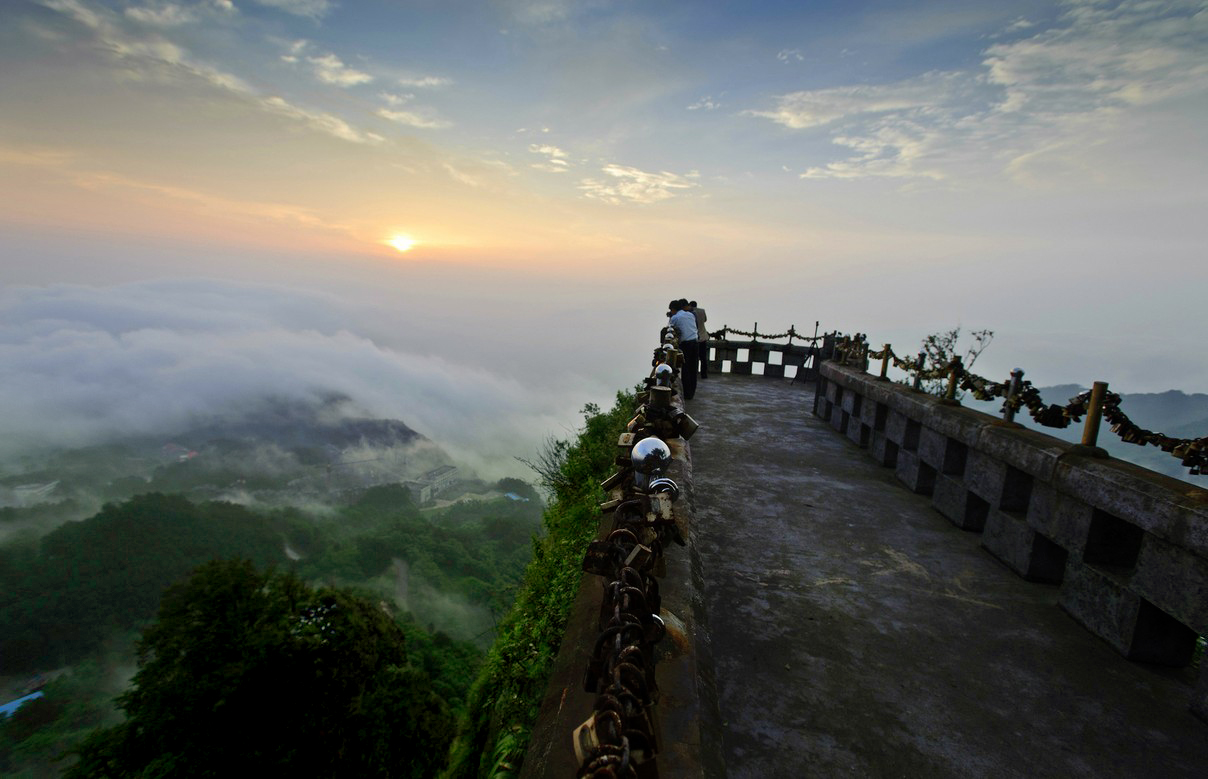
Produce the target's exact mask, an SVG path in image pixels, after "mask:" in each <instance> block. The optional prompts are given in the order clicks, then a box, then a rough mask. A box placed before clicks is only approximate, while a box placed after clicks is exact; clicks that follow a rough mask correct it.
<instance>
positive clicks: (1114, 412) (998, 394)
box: [835, 333, 1208, 476]
mask: <svg viewBox="0 0 1208 779" xmlns="http://www.w3.org/2000/svg"><path fill="white" fill-rule="evenodd" d="M835 352H836V358H837V359H838V360H839V361H840V362H841V363H842V364H844V365H846V364H848V363H849V362H856V363H861V364H862V361H864V360H867V359H868V358H870V357H871V358H873V359H877V360H884V359H885V358H886V357H887V356H888V357H889V359H890V360H892V361H893V364H894V365H895V366H896V367H897V368H899V369H901V370H903V371H905V372H907V373H911V374H914V375H915V376H917V377H918V380H929V379H943V378H945V377H950V376H952V375H953V370H954V369H955V376H956V380H957V382H958V386H959V387H960V389H962V390H964V391H966V392H969V393H971V394H972V395H973V397H975V398H977V399H978V400H984V401H989V400H995V399H997V398H1003V399H1004V400H1003V406H1002V409H1001V410H1002V411H1003V412H1006V411H1008V410H1010V411H1012V412H1014V411H1018V410H1020V409H1021V408H1026V409H1027V410H1028V414H1029V415H1030V416H1031V417H1032V419H1033V420H1035V422H1036V423H1037V424H1039V425H1041V426H1043V427H1053V428H1066V427H1069V425H1070V423H1071V422H1081V421H1082V418H1083V417H1084V416H1086V414H1087V413H1088V412H1089V406H1090V398H1091V393H1090V391H1089V390H1088V391H1085V392H1082V393H1079V394H1078V395H1076V396H1074V397H1073V398H1070V401H1069V402H1068V403H1067V404H1065V405H1064V406H1063V405H1060V404H1057V403H1046V402H1045V401H1044V399H1043V398H1041V396H1040V390H1038V389H1036V387H1035V386H1033V385H1032V382H1030V381H1022V382H1021V383H1020V385H1019V390H1018V392H1017V393H1015V394H1011V387H1010V383H1009V382H996V381H991V380H990V379H987V378H985V377H984V376H978V375H977V374H975V373H972V372H970V371H967V370H965V368H964V366H963V365H962V364H961V362H960V360H959V359H957V360H954V361H953V362H951V363H949V364H948V365H946V366H938V367H936V368H932V369H930V370H920V368H921V366H920V364H919V361H918V360H917V359H901V358H899V357H898V356H897V355H896V354H894V353H893V348H892V347H891V346H890V345H889V344H885V346H884V347H883V348H882V349H880V350H879V351H875V352H874V351H870V350H869V348H868V344H867V342H866V340H865V337H864V336H863V335H862V334H859V333H857V334H856V335H855V336H842V337H840V338H839V339H838V343H837V344H836V347H835ZM1120 404H1121V398H1120V396H1119V395H1118V394H1116V393H1114V392H1108V393H1106V395H1105V396H1104V399H1103V403H1102V405H1101V407H1100V408H1101V411H1102V413H1103V418H1104V419H1106V420H1107V421H1108V424H1110V425H1111V432H1112V433H1114V434H1115V435H1117V436H1118V437H1119V438H1120V440H1121V441H1123V442H1124V443H1127V444H1136V445H1138V446H1147V445H1148V446H1156V447H1158V448H1159V449H1161V450H1162V451H1163V452H1166V453H1167V454H1170V455H1171V456H1173V457H1176V458H1178V459H1179V460H1180V461H1181V463H1182V465H1183V466H1184V467H1186V468H1188V469H1190V474H1191V475H1192V476H1198V475H1203V474H1208V436H1203V437H1200V438H1175V437H1173V436H1168V435H1165V434H1163V433H1157V432H1154V431H1152V430H1147V429H1145V428H1143V427H1141V426H1140V425H1138V424H1137V423H1135V422H1133V421H1132V419H1130V418H1129V416H1128V415H1127V414H1126V413H1125V412H1124V411H1123V410H1122V409H1121V408H1120Z"/></svg>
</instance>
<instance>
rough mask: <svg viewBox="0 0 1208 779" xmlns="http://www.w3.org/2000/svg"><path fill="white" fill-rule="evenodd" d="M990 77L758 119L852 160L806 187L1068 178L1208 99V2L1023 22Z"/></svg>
mask: <svg viewBox="0 0 1208 779" xmlns="http://www.w3.org/2000/svg"><path fill="white" fill-rule="evenodd" d="M1006 31H1007V32H1010V33H1013V34H1015V33H1025V37H1022V38H1019V39H1017V40H1013V41H1010V42H1001V43H995V44H993V45H991V46H989V47H988V48H987V49H985V51H983V53H982V58H981V61H980V63H979V65H978V66H977V67H975V68H972V69H969V70H964V71H951V72H931V73H926V74H923V75H921V76H917V77H913V78H910V79H905V80H902V81H898V82H895V83H889V84H881V85H850V86H838V87H831V88H825V89H815V90H804V91H799V92H791V93H787V94H784V95H781V96H779V97H778V98H776V101H775V105H774V106H773V107H772V108H771V109H765V110H748V111H744V112H743V114H744V115H746V116H756V117H761V118H765V119H770V120H771V121H773V122H775V123H777V124H780V125H782V126H784V127H787V128H790V129H793V130H814V131H818V130H825V131H826V132H828V133H829V135H830V138H831V141H832V142H833V143H834V144H835V145H837V146H839V147H841V148H845V149H848V150H849V151H850V152H851V154H850V155H849V156H847V157H846V158H843V159H840V160H836V161H832V162H828V163H825V164H822V165H816V166H813V167H810V168H808V169H807V170H806V171H805V172H804V173H803V174H802V175H803V177H805V178H860V177H886V176H888V177H928V178H956V177H960V178H964V179H967V180H971V179H976V178H979V177H983V176H990V175H998V174H1002V173H1004V172H1005V173H1007V174H1008V175H1011V174H1015V173H1019V172H1020V171H1021V170H1022V169H1023V168H1025V167H1031V169H1032V170H1033V171H1035V172H1036V173H1037V174H1039V175H1040V176H1043V167H1044V166H1046V165H1047V166H1049V167H1050V168H1051V169H1053V170H1061V169H1065V168H1068V167H1069V166H1070V165H1073V164H1074V163H1072V162H1070V160H1072V159H1074V158H1076V157H1078V156H1079V155H1081V154H1084V153H1085V152H1086V151H1087V150H1088V149H1090V148H1093V147H1094V146H1096V145H1098V144H1101V143H1103V142H1104V141H1105V139H1107V138H1110V137H1112V136H1113V134H1114V133H1115V132H1117V128H1119V127H1121V126H1123V125H1124V124H1125V122H1124V121H1123V119H1124V117H1126V116H1128V115H1130V114H1134V113H1136V112H1137V111H1139V110H1143V109H1145V108H1146V107H1147V106H1151V105H1154V104H1156V103H1161V102H1166V103H1167V104H1169V105H1177V104H1179V102H1180V101H1181V102H1182V103H1183V104H1184V105H1185V106H1189V105H1191V104H1192V103H1193V102H1194V101H1197V100H1200V101H1202V99H1203V97H1204V95H1205V94H1208V61H1205V59H1204V57H1203V52H1204V51H1205V50H1206V49H1208V9H1205V6H1204V3H1203V2H1202V0H1172V2H1168V3H1153V2H1148V1H1147V0H1124V2H1114V3H1113V2H1070V3H1068V4H1067V5H1066V7H1065V13H1064V15H1063V16H1062V17H1061V18H1060V19H1059V20H1058V21H1057V22H1056V23H1055V24H1054V25H1053V26H1051V27H1048V28H1046V29H1039V28H1038V27H1037V26H1036V25H1035V24H1034V23H1031V22H1026V21H1025V20H1019V19H1017V20H1015V21H1013V22H1012V23H1011V24H1010V25H1008V27H1007V30H1006Z"/></svg>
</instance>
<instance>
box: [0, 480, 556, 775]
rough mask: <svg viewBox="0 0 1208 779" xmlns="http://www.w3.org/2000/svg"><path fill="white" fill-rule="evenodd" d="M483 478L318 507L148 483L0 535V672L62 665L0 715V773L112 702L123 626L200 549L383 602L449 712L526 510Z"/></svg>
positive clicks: (525, 488)
mask: <svg viewBox="0 0 1208 779" xmlns="http://www.w3.org/2000/svg"><path fill="white" fill-rule="evenodd" d="M498 487H499V489H500V490H503V491H507V492H511V493H513V497H512V498H508V499H505V498H498V499H493V500H474V501H466V502H462V503H456V504H454V505H452V506H448V507H446V508H442V509H424V510H421V509H420V508H418V507H416V506H415V505H414V504H413V503H412V501H411V499H410V496H409V493H408V492H407V491H406V490H405V489H403V488H402V487H401V486H399V485H386V486H382V487H374V488H372V489H369V490H366V491H365V492H363V493H362V494H360V495H359V497H358V498H357V500H356V501H355V502H354V503H353V504H351V505H348V506H344V507H341V508H338V509H335V510H329V511H326V512H321V513H310V512H306V511H302V510H300V509H296V508H288V509H277V510H273V511H256V510H250V509H247V508H245V507H242V506H238V505H234V504H230V503H223V502H206V503H193V502H190V501H189V500H187V499H185V498H183V497H181V496H177V495H160V494H151V495H142V496H138V497H136V498H133V499H130V500H128V501H125V502H123V503H120V504H111V505H107V506H105V507H104V509H103V510H102V511H101V512H99V513H97V514H96V515H95V516H92V517H90V518H88V519H86V520H84V521H81V522H77V523H69V524H66V525H63V526H61V527H59V528H58V529H56V530H54V531H52V532H50V533H49V534H46V535H44V536H42V538H41V539H38V537H37V536H36V535H31V536H24V537H22V539H20V540H19V541H12V540H10V542H9V543H8V544H7V545H6V546H4V547H0V657H3V671H4V673H7V674H12V673H25V674H32V673H34V672H35V671H46V670H48V669H52V668H56V667H61V666H62V665H63V664H64V663H69V664H71V666H72V667H71V669H70V673H68V674H66V675H63V676H60V677H57V678H55V679H53V680H52V681H50V683H49V685H48V686H47V687H46V688H45V691H44V692H45V698H43V699H40V700H37V701H34V702H32V703H29V704H26V706H25V707H23V708H22V709H21V710H20V711H19V712H18V714H17V715H16V716H14V717H13V718H11V719H10V720H7V721H4V720H2V719H0V775H3V776H21V777H41V776H54V775H55V771H54V769H53V767H52V762H53V760H54V758H55V757H56V756H57V755H59V754H61V753H62V752H63V750H64V749H66V748H68V747H70V746H72V745H74V744H76V743H78V742H79V741H80V739H81V738H82V736H83V735H84V734H86V733H87V732H88V731H89V730H91V729H92V728H95V727H96V726H97V725H99V724H101V723H102V722H103V721H106V720H108V721H112V720H113V719H115V718H117V717H118V716H119V715H118V714H116V713H115V710H114V708H113V706H112V703H111V701H112V698H113V696H114V695H116V694H117V693H119V692H121V690H122V689H123V688H124V686H125V684H126V682H127V681H128V679H129V676H130V674H131V673H133V670H134V669H133V657H132V650H131V648H130V647H131V646H132V644H133V641H134V637H135V636H136V635H137V631H138V630H139V629H140V628H141V627H143V626H145V625H146V624H148V623H149V621H150V620H151V619H152V618H153V617H154V616H155V613H156V610H157V608H158V607H159V604H160V597H161V593H162V591H163V590H164V588H165V587H166V586H168V585H169V584H171V583H172V582H174V581H177V580H179V579H180V578H182V577H184V576H186V575H188V574H189V572H190V571H192V570H193V569H194V568H196V567H197V566H198V565H201V564H203V563H205V562H207V561H209V560H212V559H223V558H228V559H229V558H235V557H238V558H250V559H252V560H253V561H254V562H255V563H256V564H257V565H258V566H259V567H261V568H263V567H265V566H266V565H275V566H276V567H277V568H278V569H281V570H288V571H292V572H293V573H295V574H296V575H298V577H299V578H300V579H302V580H304V581H307V582H311V583H312V584H321V585H328V586H339V587H341V588H349V587H352V588H355V589H356V590H357V591H358V592H360V593H361V594H363V595H364V596H366V597H368V598H370V599H371V600H372V601H374V602H376V603H379V604H381V603H388V604H390V605H391V608H392V609H393V608H395V607H396V606H397V608H398V611H397V613H395V614H394V617H393V618H394V621H395V622H396V623H397V624H398V625H399V627H400V628H401V629H402V631H403V633H404V634H405V635H406V640H407V657H408V667H409V668H411V669H412V670H415V671H417V672H423V673H424V674H426V675H427V676H428V677H429V678H430V679H431V687H432V689H433V691H434V692H435V693H436V694H437V695H438V696H439V697H440V698H441V699H442V700H444V701H445V703H446V704H447V705H448V707H449V709H450V711H451V712H452V713H453V714H455V715H456V714H460V713H461V712H462V711H463V710H464V708H465V701H466V696H467V693H468V691H469V688H470V685H471V684H472V682H473V680H474V678H475V675H476V674H477V671H478V668H479V666H480V664H481V661H482V651H481V649H479V648H477V647H476V646H475V645H474V644H473V643H470V642H469V641H468V640H467V639H470V638H474V637H475V636H478V640H479V641H481V642H486V641H489V634H490V631H491V629H492V628H493V622H492V616H491V615H492V613H499V614H501V613H502V612H503V611H505V610H506V608H507V606H508V605H509V604H510V602H511V599H512V598H513V597H514V594H515V588H516V585H517V583H518V582H519V580H520V577H521V573H522V571H523V569H524V566H525V564H526V563H527V562H528V560H529V557H530V555H531V552H532V546H531V538H532V535H533V533H534V532H536V531H537V530H538V528H539V523H540V515H541V503H540V501H539V500H538V499H537V495H536V493H535V491H534V490H533V488H532V487H531V486H529V485H527V484H524V483H523V482H518V481H516V480H510V479H509V480H504V481H502V482H500V483H499V485H498ZM292 558H297V559H292ZM408 589H410V598H408V597H406V590H408ZM467 615H468V616H469V617H473V618H474V619H473V620H470V621H469V622H468V623H467V619H468V616H467ZM484 630H485V631H486V632H484ZM127 668H128V670H124V669H127ZM17 694H19V693H14V694H13V695H12V696H11V697H16V695H17Z"/></svg>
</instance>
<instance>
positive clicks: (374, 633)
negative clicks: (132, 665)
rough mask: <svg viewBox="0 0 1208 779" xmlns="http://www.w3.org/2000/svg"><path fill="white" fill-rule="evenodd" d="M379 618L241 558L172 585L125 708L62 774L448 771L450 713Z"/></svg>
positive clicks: (341, 596)
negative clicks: (443, 767)
mask: <svg viewBox="0 0 1208 779" xmlns="http://www.w3.org/2000/svg"><path fill="white" fill-rule="evenodd" d="M405 645H406V640H405V638H404V635H403V631H402V630H401V629H400V628H399V626H398V625H396V624H395V623H394V621H393V620H392V618H391V617H390V615H389V613H388V611H387V610H385V609H383V608H381V607H379V606H377V605H375V604H373V603H372V602H370V601H369V600H367V599H365V598H361V597H357V596H356V595H354V594H352V593H350V592H348V591H346V590H340V589H331V588H325V587H324V588H318V589H314V588H311V587H309V586H307V585H306V584H305V583H303V582H302V581H301V580H300V579H299V578H297V577H296V576H294V575H293V574H290V573H272V572H269V573H262V572H260V571H258V570H257V569H256V567H255V566H253V565H252V564H251V563H250V562H247V561H232V562H210V563H206V564H205V565H202V566H201V567H200V568H198V569H197V570H196V571H195V572H194V573H193V575H192V576H191V577H189V579H187V580H186V581H184V582H181V583H178V584H175V585H173V586H172V587H170V588H169V589H168V590H167V591H166V592H165V593H164V597H163V602H162V604H161V606H160V609H159V614H158V617H157V618H156V621H155V622H154V623H153V624H152V625H151V626H150V627H149V628H148V629H147V630H146V631H145V632H144V634H143V638H142V640H141V641H140V642H139V646H138V662H139V671H138V673H137V674H136V675H135V677H134V680H133V685H132V687H131V689H130V690H129V691H128V692H126V693H124V694H122V696H121V697H120V698H119V705H120V706H121V708H122V709H123V711H124V712H125V713H126V720H125V722H123V723H121V724H120V725H115V726H113V727H109V728H105V729H102V730H98V731H96V732H95V733H93V734H92V735H91V736H90V737H89V738H88V739H87V740H86V741H85V742H84V744H83V745H81V747H80V748H79V750H78V754H79V755H80V760H79V762H77V763H76V764H75V765H74V766H73V767H72V768H71V769H70V770H69V771H68V772H67V774H66V776H67V777H72V778H75V779H88V778H90V777H123V776H169V775H170V776H182V777H183V776H218V775H223V774H226V773H230V771H231V769H232V767H235V766H238V768H239V770H240V771H241V772H244V773H248V774H251V775H254V776H282V775H285V774H300V775H305V776H337V775H339V776H399V777H422V776H428V775H430V773H431V771H432V770H433V769H434V768H435V767H437V766H439V765H440V764H442V763H443V761H444V754H445V750H446V749H447V747H448V742H449V739H450V736H451V726H452V717H451V715H450V713H449V707H448V706H447V705H446V704H445V703H444V702H443V701H442V700H441V698H440V697H439V696H438V695H437V694H436V693H435V692H434V690H433V688H432V684H431V682H430V681H429V679H428V677H427V675H426V674H425V673H424V672H423V671H422V670H419V669H416V668H414V667H412V666H410V665H409V664H408V662H407V652H406V646H405Z"/></svg>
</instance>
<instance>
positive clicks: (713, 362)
mask: <svg viewBox="0 0 1208 779" xmlns="http://www.w3.org/2000/svg"><path fill="white" fill-rule="evenodd" d="M817 353H818V349H817V348H815V347H812V346H809V345H808V344H775V343H768V342H767V341H733V340H724V341H709V370H711V371H716V372H717V373H734V374H737V375H741V376H750V375H757V376H770V377H773V378H782V377H787V378H790V379H797V380H798V381H816V380H817V371H816V370H815V369H814V365H816V363H817V357H816V356H815V355H817Z"/></svg>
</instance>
